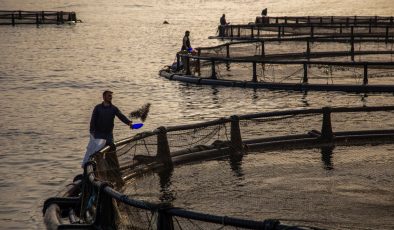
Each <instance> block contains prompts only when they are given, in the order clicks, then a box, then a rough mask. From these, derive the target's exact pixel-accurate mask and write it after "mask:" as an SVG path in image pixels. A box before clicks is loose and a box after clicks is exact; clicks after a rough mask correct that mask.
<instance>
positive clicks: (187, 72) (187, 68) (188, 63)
mask: <svg viewBox="0 0 394 230" xmlns="http://www.w3.org/2000/svg"><path fill="white" fill-rule="evenodd" d="M185 61H186V75H190V74H191V71H190V56H189V55H187V56H186V59H185Z"/></svg>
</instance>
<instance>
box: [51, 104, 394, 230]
mask: <svg viewBox="0 0 394 230" xmlns="http://www.w3.org/2000/svg"><path fill="white" fill-rule="evenodd" d="M393 112H394V106H384V107H353V108H348V107H341V108H339V107H338V108H330V107H324V108H321V109H300V110H286V111H276V112H267V113H256V114H246V115H233V116H231V117H225V118H220V119H217V120H213V121H208V122H203V123H198V124H190V125H180V126H172V127H159V128H157V129H156V130H154V131H152V132H144V133H140V134H138V135H136V136H134V137H132V138H129V139H125V140H122V141H120V142H117V143H116V147H117V148H116V150H115V151H113V150H110V149H108V148H104V149H103V150H101V151H100V152H98V153H96V154H95V155H94V157H93V158H92V159H91V161H90V162H89V163H88V164H87V165H86V166H85V169H84V175H80V176H78V177H76V179H75V181H81V182H79V183H76V182H75V186H74V187H73V188H74V190H77V191H78V192H73V193H71V192H68V193H67V194H68V197H55V198H50V199H48V200H47V201H46V202H45V203H44V213H45V217H46V219H47V224H48V225H51V226H56V227H58V228H59V229H76V228H78V229H84V228H86V229H87V228H89V229H91V228H100V229H112V228H113V229H327V228H328V229H354V228H356V229H360V228H366V229H373V228H378V229H392V228H393V227H394V221H393V219H394V214H393V213H394V212H393V211H394V209H393V207H394V206H393V205H394V200H393V196H392V194H393V192H394V180H393V178H394V170H393V169H394V167H393V166H394V156H393V154H392V151H393V149H394V117H393V114H394V113H393ZM382 120H384V121H385V122H384V123H382ZM70 194H74V195H70ZM66 218H68V220H67V219H66Z"/></svg>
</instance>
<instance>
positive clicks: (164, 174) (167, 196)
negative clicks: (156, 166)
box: [157, 167, 175, 202]
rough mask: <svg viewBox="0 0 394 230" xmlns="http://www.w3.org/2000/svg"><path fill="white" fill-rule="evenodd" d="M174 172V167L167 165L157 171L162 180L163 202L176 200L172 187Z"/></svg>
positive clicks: (161, 196) (160, 180) (161, 192)
mask: <svg viewBox="0 0 394 230" xmlns="http://www.w3.org/2000/svg"><path fill="white" fill-rule="evenodd" d="M173 172H174V168H173V167H166V168H163V169H161V170H160V171H159V172H157V175H158V176H159V178H160V179H159V182H160V194H161V195H160V197H159V199H160V201H161V202H171V201H173V200H175V195H174V193H173V191H172V190H171V189H170V187H171V184H172V181H171V178H172V173H173Z"/></svg>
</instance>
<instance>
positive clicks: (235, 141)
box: [230, 115, 244, 156]
mask: <svg viewBox="0 0 394 230" xmlns="http://www.w3.org/2000/svg"><path fill="white" fill-rule="evenodd" d="M230 118H231V147H232V149H233V151H232V152H231V154H232V155H234V156H239V155H242V154H243V151H244V148H243V144H242V137H241V130H240V128H239V117H238V116H237V115H233V116H231V117H230Z"/></svg>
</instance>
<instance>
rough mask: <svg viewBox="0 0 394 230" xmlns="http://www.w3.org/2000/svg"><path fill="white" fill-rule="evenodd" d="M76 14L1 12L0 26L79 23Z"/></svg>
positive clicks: (61, 12) (62, 12) (58, 12)
mask: <svg viewBox="0 0 394 230" xmlns="http://www.w3.org/2000/svg"><path fill="white" fill-rule="evenodd" d="M77 22H81V20H79V19H77V15H76V13H75V12H65V11H24V10H0V25H12V26H15V25H21V24H34V25H37V26H39V25H42V24H57V25H59V24H65V23H77Z"/></svg>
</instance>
